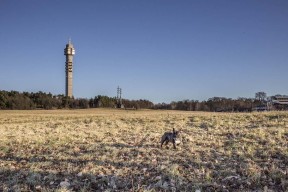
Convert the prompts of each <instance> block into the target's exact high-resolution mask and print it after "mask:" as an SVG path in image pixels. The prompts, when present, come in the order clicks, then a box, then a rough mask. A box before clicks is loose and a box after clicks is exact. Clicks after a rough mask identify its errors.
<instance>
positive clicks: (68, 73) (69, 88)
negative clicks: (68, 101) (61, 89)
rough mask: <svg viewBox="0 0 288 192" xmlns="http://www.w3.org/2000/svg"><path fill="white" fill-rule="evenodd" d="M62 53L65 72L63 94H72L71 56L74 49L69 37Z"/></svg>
mask: <svg viewBox="0 0 288 192" xmlns="http://www.w3.org/2000/svg"><path fill="white" fill-rule="evenodd" d="M64 55H66V62H65V64H66V65H65V73H66V85H65V95H66V97H72V96H73V56H74V55H75V49H74V47H73V44H72V43H71V40H70V39H69V42H68V44H66V47H65V49H64Z"/></svg>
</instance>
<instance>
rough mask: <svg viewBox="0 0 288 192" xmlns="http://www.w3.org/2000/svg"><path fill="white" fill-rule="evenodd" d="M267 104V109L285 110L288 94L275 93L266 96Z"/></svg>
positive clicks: (287, 107)
mask: <svg viewBox="0 0 288 192" xmlns="http://www.w3.org/2000/svg"><path fill="white" fill-rule="evenodd" d="M267 106H268V108H269V110H287V109H288V96H287V95H275V96H271V97H269V98H268V101H267Z"/></svg>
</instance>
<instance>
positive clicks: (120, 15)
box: [0, 0, 288, 103]
mask: <svg viewBox="0 0 288 192" xmlns="http://www.w3.org/2000/svg"><path fill="white" fill-rule="evenodd" d="M69 37H71V38H72V42H73V44H74V47H75V49H76V55H75V57H74V61H75V62H74V79H73V82H74V91H73V93H74V96H75V97H77V98H79V97H84V98H90V97H94V96H96V95H107V96H116V88H117V86H118V85H119V86H120V87H121V88H122V90H123V97H124V98H128V99H149V100H151V101H153V102H155V103H157V102H170V101H173V100H174V101H178V100H184V99H197V100H206V99H208V98H210V97H213V96H224V97H231V98H237V97H238V96H240V97H254V95H255V92H258V91H265V92H266V93H267V95H274V94H278V93H279V94H288V85H287V82H288V73H287V71H288V1H287V0H275V1H274V0H273V1H272V0H241V1H236V0H235V1H232V0H204V1H202V0H185V1H184V0H179V1H176V0H142V1H140V0H139V1H137V0H101V1H100V0H90V1H88V0H85V1H78V0H77V1H76V0H74V1H73V0H61V1H60V0H59V1H56V0H46V1H45V0H43V1H39V0H25V1H22V0H17V1H16V0H0V90H17V91H21V92H22V91H29V92H36V91H44V92H51V93H53V94H64V93H65V56H64V52H63V49H64V48H65V44H66V43H67V41H68V39H69Z"/></svg>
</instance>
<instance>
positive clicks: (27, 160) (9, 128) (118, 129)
mask: <svg viewBox="0 0 288 192" xmlns="http://www.w3.org/2000/svg"><path fill="white" fill-rule="evenodd" d="M172 128H175V129H177V130H181V133H180V138H181V139H182V142H181V143H180V144H179V145H178V146H177V149H176V150H174V149H173V147H172V145H171V144H168V145H167V146H165V147H163V149H161V148H160V146H159V144H160V143H159V141H160V138H161V136H162V134H163V133H164V132H165V131H171V130H172ZM0 139H1V142H0V191H2V190H3V191H105V190H106V191H197V192H199V191H287V190H288V143H287V141H288V112H265V113H204V112H203V113H201V112H197V113H195V112H180V111H160V110H159V111H149V110H143V111H132V110H131V111H124V110H105V109H95V110H94V109H93V110H55V111H53V110H50V111H44V110H43V111H42V110H39V111H36V110H35V111H0Z"/></svg>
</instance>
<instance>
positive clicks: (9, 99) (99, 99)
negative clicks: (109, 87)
mask: <svg viewBox="0 0 288 192" xmlns="http://www.w3.org/2000/svg"><path fill="white" fill-rule="evenodd" d="M122 102H123V104H124V106H125V107H128V108H135V109H140V108H142V109H148V108H152V107H153V105H154V104H153V103H152V102H151V101H148V100H142V99H140V100H128V99H123V101H122ZM116 104H117V99H116V97H108V96H102V95H98V96H95V97H94V98H90V99H87V98H76V99H75V98H70V97H66V96H64V95H61V94H59V95H52V94H51V93H44V92H41V91H39V92H36V93H33V92H31V93H30V92H23V93H21V92H18V91H1V90H0V109H19V110H26V109H27V110H28V109H63V108H69V109H87V108H98V107H102V108H115V107H116Z"/></svg>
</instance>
